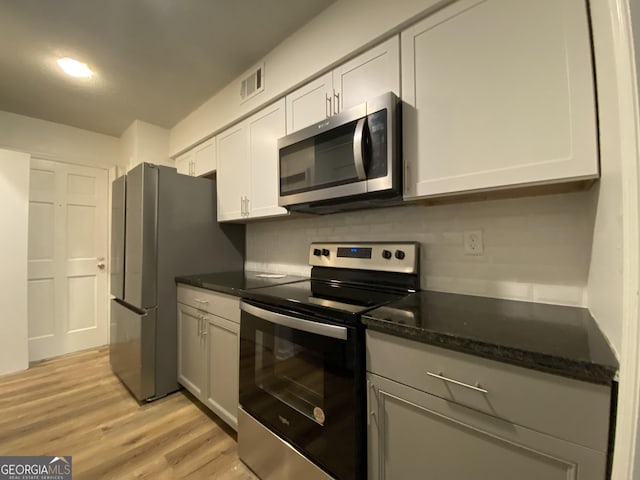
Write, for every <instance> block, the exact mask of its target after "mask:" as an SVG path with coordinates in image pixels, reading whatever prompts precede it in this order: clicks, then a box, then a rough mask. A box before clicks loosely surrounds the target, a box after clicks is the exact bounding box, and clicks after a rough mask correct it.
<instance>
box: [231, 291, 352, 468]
mask: <svg viewBox="0 0 640 480" xmlns="http://www.w3.org/2000/svg"><path fill="white" fill-rule="evenodd" d="M240 308H241V310H242V317H241V324H240V405H241V406H242V407H243V409H244V410H245V411H247V412H248V413H250V414H251V415H252V416H253V417H254V418H255V419H256V420H258V421H259V422H261V423H262V424H264V425H265V426H266V427H267V428H269V429H270V430H271V431H273V432H275V433H276V434H277V435H278V436H280V437H281V438H283V439H285V440H286V441H288V442H289V443H290V444H292V445H293V446H294V447H296V448H297V449H299V450H300V451H301V452H302V453H303V454H304V455H305V456H306V457H307V458H309V459H310V460H311V461H313V462H314V463H316V464H317V465H319V466H320V467H322V468H323V469H324V470H326V471H327V472H328V473H330V474H331V475H332V476H335V477H337V478H359V477H360V475H359V474H360V470H361V468H358V467H357V466H356V463H357V461H358V460H357V458H358V453H360V447H361V445H362V444H364V430H361V429H360V428H359V425H362V426H363V425H364V420H363V418H362V414H363V412H361V411H360V408H361V407H362V406H361V405H360V404H359V401H358V399H359V398H360V397H362V396H363V395H361V393H362V392H360V389H361V388H363V386H361V385H359V382H358V381H357V378H359V377H360V376H362V377H363V376H364V372H355V369H357V367H356V368H354V367H355V366H356V365H361V364H362V362H364V354H363V352H360V351H359V350H360V347H359V346H358V345H362V343H359V342H358V338H357V336H358V335H361V332H360V331H359V330H358V329H357V328H355V327H347V326H341V325H332V324H327V323H320V322H315V321H313V320H311V319H309V318H304V317H301V316H298V315H297V314H296V316H292V315H291V313H290V312H286V311H284V310H280V309H277V308H274V307H266V308H268V310H267V309H266V308H265V307H264V306H260V305H259V304H257V303H254V302H247V301H243V302H242V303H241V307H240ZM360 355H361V356H362V358H361V359H360V360H361V361H358V358H357V357H358V356H360ZM363 378H364V377H363ZM362 428H364V427H362ZM361 437H362V438H361Z"/></svg>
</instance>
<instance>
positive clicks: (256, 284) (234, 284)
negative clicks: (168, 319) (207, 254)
mask: <svg viewBox="0 0 640 480" xmlns="http://www.w3.org/2000/svg"><path fill="white" fill-rule="evenodd" d="M306 278H307V277H300V276H296V275H285V274H277V273H263V272H252V271H231V272H217V273H203V274H198V275H189V276H184V277H176V282H179V283H186V284H188V285H193V286H194V287H200V288H206V289H209V290H215V291H218V292H223V293H228V294H231V295H238V296H239V295H241V294H242V292H244V291H245V290H251V289H254V288H264V287H269V286H272V285H279V284H282V283H290V282H299V281H301V280H305V279H306Z"/></svg>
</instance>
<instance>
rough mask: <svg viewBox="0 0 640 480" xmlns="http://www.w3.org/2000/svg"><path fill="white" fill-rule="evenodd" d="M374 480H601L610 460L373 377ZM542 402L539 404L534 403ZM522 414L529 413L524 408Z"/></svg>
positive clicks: (371, 474) (371, 438)
mask: <svg viewBox="0 0 640 480" xmlns="http://www.w3.org/2000/svg"><path fill="white" fill-rule="evenodd" d="M367 378H368V380H369V386H370V392H369V412H372V414H371V413H370V418H369V421H368V425H369V426H368V437H369V438H368V441H369V478H370V479H388V480H393V479H397V478H426V477H425V475H426V474H427V473H428V476H429V478H438V479H440V478H442V479H456V480H513V479H514V478H517V479H518V480H539V479H542V478H544V479H545V480H569V479H571V480H596V479H598V480H602V479H603V478H604V477H605V466H606V456H605V454H604V453H600V452H597V451H595V450H591V449H589V448H585V447H582V446H579V445H575V444H573V443H569V442H567V441H564V440H559V439H556V438H554V437H551V436H548V435H544V434H542V433H538V432H536V431H533V430H527V429H525V428H523V427H520V426H518V425H515V424H512V423H509V422H505V421H503V420H500V419H498V418H496V417H492V416H490V415H486V414H483V413H480V412H477V411H475V410H472V409H469V408H466V407H462V406H460V405H457V404H455V403H452V402H449V401H447V400H444V399H442V398H439V397H434V396H432V395H429V394H426V393H423V392H421V391H419V390H415V389H413V388H410V387H408V386H406V385H403V384H400V383H396V382H393V381H391V380H388V379H386V378H383V377H379V376H377V375H374V374H368V376H367ZM532 401H535V400H532ZM523 408H525V407H524V406H523Z"/></svg>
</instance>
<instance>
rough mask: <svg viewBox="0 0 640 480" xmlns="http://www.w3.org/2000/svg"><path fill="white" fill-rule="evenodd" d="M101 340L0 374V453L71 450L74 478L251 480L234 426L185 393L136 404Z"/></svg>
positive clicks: (36, 452) (59, 452)
mask: <svg viewBox="0 0 640 480" xmlns="http://www.w3.org/2000/svg"><path fill="white" fill-rule="evenodd" d="M108 355H109V351H108V348H107V347H101V348H97V349H91V350H86V351H83V352H78V353H76V354H72V355H66V356H63V357H59V358H56V359H51V360H44V361H40V362H35V363H33V364H32V365H31V366H30V368H29V369H28V370H26V371H24V372H19V373H16V374H10V375H5V376H2V377H0V455H58V456H60V455H71V456H72V457H73V478H74V479H75V480H83V479H87V480H95V479H101V480H102V479H104V480H108V479H114V480H120V479H130V478H135V479H153V480H164V479H183V478H184V479H192V480H201V479H203V480H204V479H221V480H256V477H255V476H254V475H253V473H252V472H251V471H250V470H249V469H248V468H247V467H246V466H245V465H244V464H243V463H242V462H241V461H240V460H239V459H238V455H237V448H236V439H235V432H233V431H232V430H231V429H229V427H227V426H226V425H225V424H224V423H222V421H221V420H220V419H218V418H217V417H215V416H214V415H213V414H212V413H211V412H209V411H208V410H206V408H205V407H203V406H202V405H201V404H199V403H198V402H197V401H196V400H195V399H194V398H193V397H192V396H191V395H190V394H188V393H186V392H183V391H181V392H176V393H174V394H172V395H169V396H167V397H165V398H162V399H159V400H157V401H155V402H152V403H150V404H146V403H145V404H139V403H138V402H137V401H136V400H135V399H134V398H133V397H132V396H131V395H130V394H129V392H128V391H127V390H126V388H125V387H124V386H123V385H122V384H121V383H120V382H119V381H118V379H117V378H116V377H115V376H114V375H113V374H112V373H111V369H110V366H109V357H108Z"/></svg>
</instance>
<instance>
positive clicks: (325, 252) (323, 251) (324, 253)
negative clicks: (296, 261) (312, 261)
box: [322, 248, 329, 257]
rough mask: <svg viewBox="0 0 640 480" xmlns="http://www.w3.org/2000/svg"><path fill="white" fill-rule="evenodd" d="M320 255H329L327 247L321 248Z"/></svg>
mask: <svg viewBox="0 0 640 480" xmlns="http://www.w3.org/2000/svg"><path fill="white" fill-rule="evenodd" d="M322 255H323V256H325V257H328V256H329V249H328V248H323V249H322Z"/></svg>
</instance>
